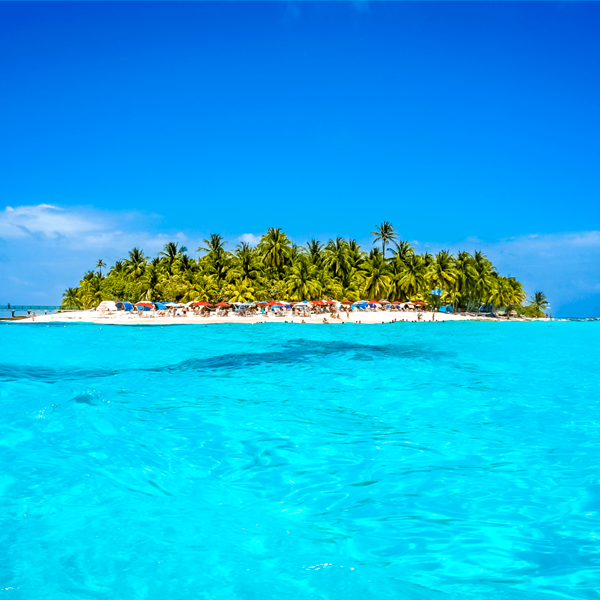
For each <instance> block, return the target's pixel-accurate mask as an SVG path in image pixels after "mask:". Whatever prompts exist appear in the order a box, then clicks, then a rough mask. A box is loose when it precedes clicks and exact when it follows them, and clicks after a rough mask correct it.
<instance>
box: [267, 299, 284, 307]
mask: <svg viewBox="0 0 600 600" xmlns="http://www.w3.org/2000/svg"><path fill="white" fill-rule="evenodd" d="M267 306H285V305H284V304H281V302H277V301H276V300H271V302H267Z"/></svg>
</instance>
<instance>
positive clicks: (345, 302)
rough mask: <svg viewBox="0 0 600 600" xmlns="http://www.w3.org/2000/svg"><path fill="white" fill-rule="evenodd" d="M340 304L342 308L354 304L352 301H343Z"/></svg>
mask: <svg viewBox="0 0 600 600" xmlns="http://www.w3.org/2000/svg"><path fill="white" fill-rule="evenodd" d="M342 304H343V305H344V306H351V305H352V304H354V302H352V300H344V301H343V302H342Z"/></svg>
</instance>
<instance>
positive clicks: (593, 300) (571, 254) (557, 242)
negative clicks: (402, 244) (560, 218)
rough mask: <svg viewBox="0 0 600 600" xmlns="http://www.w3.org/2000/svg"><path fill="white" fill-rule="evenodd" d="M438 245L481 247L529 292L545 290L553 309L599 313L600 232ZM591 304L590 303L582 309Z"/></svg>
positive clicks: (566, 313) (565, 312)
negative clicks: (599, 257)
mask: <svg viewBox="0 0 600 600" xmlns="http://www.w3.org/2000/svg"><path fill="white" fill-rule="evenodd" d="M433 246H434V247H435V248H436V250H439V249H442V248H446V249H449V250H451V251H452V252H454V253H457V252H458V251H460V250H466V251H467V252H474V251H476V250H481V251H482V252H483V253H484V254H486V255H487V256H488V258H489V259H490V260H491V261H492V262H493V263H494V265H495V266H496V268H497V269H498V271H499V272H500V274H501V275H510V276H512V277H516V278H517V279H518V280H519V281H521V282H522V283H523V285H524V286H525V290H526V292H527V294H528V295H530V294H532V293H533V292H535V291H543V292H544V293H545V294H546V295H547V296H548V297H549V299H550V302H551V305H552V312H553V314H561V315H563V316H575V314H572V315H571V314H569V313H570V311H571V310H572V309H570V308H569V307H570V306H572V305H575V304H576V303H579V304H578V308H577V312H578V313H580V314H582V313H581V311H582V310H583V311H587V312H586V313H585V314H587V315H588V316H592V313H593V314H594V316H596V314H597V309H596V306H600V298H598V297H597V296H598V291H599V287H598V282H600V261H599V260H598V256H599V254H600V231H580V232H569V233H556V234H542V233H540V234H531V235H524V236H519V237H514V238H510V239H505V240H499V241H494V242H483V241H480V240H476V241H475V240H473V239H468V240H464V241H463V242H460V243H453V244H442V245H440V244H433ZM581 306H584V307H585V306H589V308H581Z"/></svg>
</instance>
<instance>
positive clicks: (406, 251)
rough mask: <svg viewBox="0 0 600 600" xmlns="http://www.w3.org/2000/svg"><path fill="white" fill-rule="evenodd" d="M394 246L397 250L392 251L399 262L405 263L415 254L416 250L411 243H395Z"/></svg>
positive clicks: (402, 241)
mask: <svg viewBox="0 0 600 600" xmlns="http://www.w3.org/2000/svg"><path fill="white" fill-rule="evenodd" d="M394 246H396V249H395V250H393V249H392V254H393V255H394V258H395V259H397V260H401V261H404V260H406V259H407V258H408V257H409V256H410V255H411V254H414V253H415V249H414V248H413V247H412V245H411V244H410V243H409V242H405V241H404V240H400V241H399V242H394Z"/></svg>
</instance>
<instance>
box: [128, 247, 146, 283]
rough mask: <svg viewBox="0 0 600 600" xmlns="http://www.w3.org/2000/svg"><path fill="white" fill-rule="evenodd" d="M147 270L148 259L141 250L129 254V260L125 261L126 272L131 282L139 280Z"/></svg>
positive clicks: (134, 250) (136, 249)
mask: <svg viewBox="0 0 600 600" xmlns="http://www.w3.org/2000/svg"><path fill="white" fill-rule="evenodd" d="M145 268H146V257H145V256H144V253H143V252H142V250H140V249H139V248H134V249H133V250H130V252H129V258H127V259H125V272H126V274H127V276H128V277H129V279H130V280H136V279H139V278H140V277H141V276H142V275H143V274H144V270H145Z"/></svg>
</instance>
